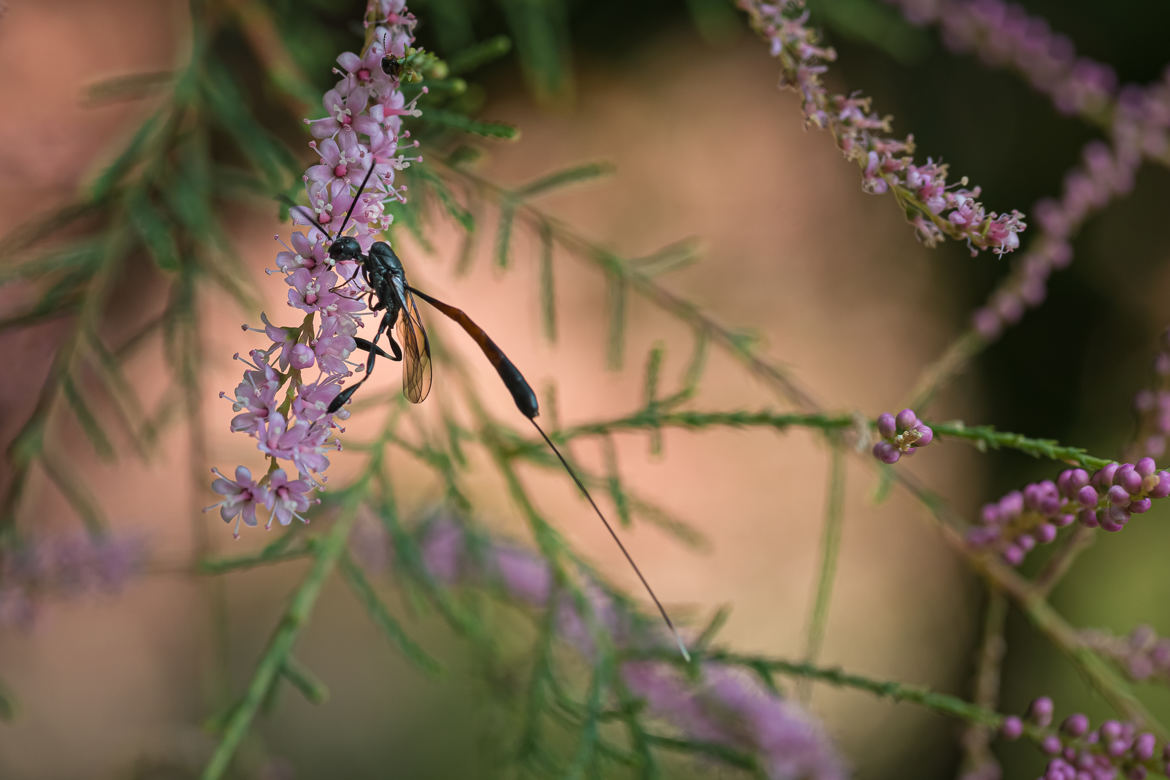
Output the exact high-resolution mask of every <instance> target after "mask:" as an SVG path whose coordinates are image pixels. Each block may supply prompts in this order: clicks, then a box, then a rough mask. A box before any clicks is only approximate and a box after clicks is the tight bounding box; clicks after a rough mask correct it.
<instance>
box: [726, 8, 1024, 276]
mask: <svg viewBox="0 0 1170 780" xmlns="http://www.w3.org/2000/svg"><path fill="white" fill-rule="evenodd" d="M739 6H740V8H742V9H743V10H745V11H746V12H747V13H748V15H749V17H750V18H751V22H752V25H753V27H755V28H756V30H757V31H759V32H760V33H761V34H762V35H763V36H764V37H766V38H767V39H768V41H769V42H770V44H771V48H772V56H773V57H776V58H778V59H779V60H780V67H781V78H780V82H781V86H784V87H790V88H792V89H795V90H796V91H797V92H799V93H800V94H801V95H802V97H803V111H804V116H805V121H806V123H807V124H810V125H814V126H816V127H820V128H826V129H828V130H829V131H830V132H832V133H833V136H834V137H835V138H836V140H837V145H838V147H839V148H840V149H841V151H842V152H843V153H844V154H845V157H846V159H848V160H852V161H853V162H855V163H856V164H857V165H858V166H859V167H860V168H861V169H862V188H863V189H864V190H865V191H866V192H870V193H874V194H882V193H885V192H892V193H893V194H894V196H895V198H896V199H897V200H898V203H899V204H900V205H901V206H902V207H903V208H905V209H906V211H907V213H908V214H910V215H912V216H910V222H911V224H912V225H914V227H915V229H916V232H917V233H918V237H919V238H920V239H921V240H922V241H923V242H924V243H925V244H927V245H928V246H934V245H936V244H938V243H940V242H941V241H942V240H943V238H944V236H950V237H951V238H953V239H955V240H959V241H966V242H967V246H968V247H969V248H970V249H971V253H972V254H973V255H975V254H978V252H979V250H990V251H991V252H992V253H994V254H997V255H1003V254H1006V253H1008V252H1012V251H1014V250H1015V249H1017V248H1018V247H1019V245H1020V239H1019V233H1021V232H1022V231H1023V230H1024V228H1025V227H1026V225H1025V224H1024V220H1023V216H1024V215H1023V214H1021V213H1020V212H1019V211H1012V212H1011V213H1010V214H997V213H995V212H993V211H991V212H989V211H987V210H986V209H985V208H984V206H983V204H982V203H980V202H979V200H978V199H979V196H980V188H979V187H973V188H970V189H969V188H968V187H967V186H966V184H967V181H966V179H965V178H964V179H962V180H960V181H959V182H958V183H956V184H948V183H947V176H948V171H947V166H946V165H945V164H943V163H939V162H935V161H933V160H930V159H928V160H927V161H926V162H925V163H923V164H918V163H915V162H914V158H913V157H912V156H911V155H912V154H913V152H914V139H913V137H912V136H908V137H906V138H893V137H891V136H890V133H891V132H892V130H891V127H890V122H891V119H890V117H882V116H879V115H877V114H875V113H873V112H872V111H871V108H870V101H869V99H868V98H865V97H861V96H860V95H857V94H852V95H848V96H846V95H830V94H829V92H828V90H827V89H826V88H825V86H824V84H823V83H822V81H821V76H822V74H824V73H825V71H826V70H827V63H830V62H832V61H833V60H834V59H836V56H837V55H836V53H835V52H834V51H833V50H832V49H831V48H827V47H824V46H821V45H820V39H819V36H818V34H817V32H816V31H815V30H813V29H812V28H810V27H809V26H808V11H807V10H806V9H805V8H804V4H803V2H800V1H799V0H795V1H792V2H784V3H766V2H761V0H739Z"/></svg>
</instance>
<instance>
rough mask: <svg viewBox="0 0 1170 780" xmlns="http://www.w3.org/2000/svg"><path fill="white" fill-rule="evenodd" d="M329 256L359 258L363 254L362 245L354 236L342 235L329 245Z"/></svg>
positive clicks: (335, 258)
mask: <svg viewBox="0 0 1170 780" xmlns="http://www.w3.org/2000/svg"><path fill="white" fill-rule="evenodd" d="M329 256H330V257H331V258H333V259H334V260H358V259H360V258H361V256H362V246H361V244H359V243H358V242H357V239H356V238H354V237H353V236H341V237H340V238H338V239H337V240H336V241H334V242H333V243H332V244H330V245H329Z"/></svg>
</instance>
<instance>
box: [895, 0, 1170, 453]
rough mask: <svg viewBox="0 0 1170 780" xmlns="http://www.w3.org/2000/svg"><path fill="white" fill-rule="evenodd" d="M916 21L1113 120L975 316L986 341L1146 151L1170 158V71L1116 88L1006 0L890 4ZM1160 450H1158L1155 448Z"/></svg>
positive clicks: (1063, 263) (1074, 108) (1111, 78)
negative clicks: (1148, 80) (1150, 80)
mask: <svg viewBox="0 0 1170 780" xmlns="http://www.w3.org/2000/svg"><path fill="white" fill-rule="evenodd" d="M887 2H889V3H891V4H893V5H895V6H897V7H898V8H899V9H900V10H901V11H902V13H903V15H904V16H905V17H906V18H907V19H908V20H909V21H910V22H912V23H914V24H919V25H926V24H937V25H938V26H939V28H940V34H941V37H942V39H943V41H944V43H945V44H946V45H947V46H948V47H949V48H951V49H952V50H953V51H956V52H960V53H967V52H973V53H975V54H976V55H977V56H979V58H980V59H981V60H982V61H983V62H985V63H986V64H988V65H992V66H1000V67H1009V68H1012V69H1014V70H1016V71H1018V72H1019V73H1021V74H1023V76H1024V77H1025V79H1026V80H1027V81H1028V82H1029V83H1030V84H1031V85H1032V86H1033V87H1034V88H1036V89H1037V90H1039V91H1040V92H1042V93H1044V94H1046V95H1048V96H1049V97H1050V98H1051V99H1052V102H1053V104H1054V105H1055V106H1056V108H1057V110H1059V111H1061V112H1062V113H1066V114H1078V115H1080V116H1083V117H1086V118H1088V119H1090V120H1092V121H1094V122H1099V123H1101V124H1104V125H1107V126H1108V128H1109V130H1110V134H1111V136H1112V138H1111V142H1110V143H1104V142H1102V141H1093V142H1090V143H1089V144H1088V145H1086V146H1085V148H1084V151H1083V153H1082V155H1081V156H1082V163H1081V164H1080V165H1079V166H1078V167H1076V168H1074V169H1073V170H1072V171H1070V172H1069V173H1068V174H1067V175H1066V177H1065V181H1064V187H1063V190H1062V192H1061V195H1060V196H1059V197H1058V198H1056V199H1047V200H1042V201H1040V202H1039V203H1037V204H1036V206H1035V208H1034V209H1033V212H1034V216H1035V218H1036V222H1037V226H1038V227H1039V229H1040V234H1039V235H1038V236H1037V237H1036V238H1035V239H1034V240H1033V242H1032V244H1031V246H1030V247H1029V249H1028V251H1027V252H1026V253H1024V254H1023V255H1022V256H1021V257H1020V258H1019V260H1018V261H1017V262H1016V264H1015V267H1014V269H1013V271H1012V274H1011V275H1010V276H1009V277H1008V279H1007V280H1005V282H1004V283H1003V284H1001V285H1000V286H999V287H998V288H997V289H996V291H995V292H994V293H993V294H992V295H991V297H990V298H989V300H988V302H987V303H986V304H985V305H984V306H982V307H980V308H979V309H978V310H976V312H975V313H974V315H973V317H972V327H973V328H974V330H975V332H976V333H978V334H979V335H980V336H981V337H983V338H984V339H985V340H987V341H990V340H993V339H995V338H997V337H998V336H999V334H1000V333H1001V332H1002V331H1003V329H1004V327H1005V326H1007V325H1012V324H1015V323H1016V322H1018V321H1019V319H1020V318H1021V317H1022V316H1023V314H1024V312H1025V311H1026V310H1027V309H1029V308H1033V307H1035V306H1038V305H1039V304H1040V303H1041V302H1043V300H1044V298H1045V296H1046V294H1047V284H1048V278H1049V277H1050V276H1051V274H1052V273H1053V272H1054V271H1057V270H1060V269H1062V268H1065V267H1067V266H1068V265H1069V263H1070V262H1072V237H1073V236H1074V235H1075V234H1076V232H1077V231H1078V229H1079V228H1080V226H1081V225H1082V224H1083V223H1084V221H1085V220H1086V219H1087V218H1088V217H1090V216H1092V215H1093V214H1095V213H1097V212H1098V211H1101V210H1102V209H1104V208H1105V207H1106V206H1108V205H1109V204H1110V203H1112V202H1113V201H1114V200H1115V199H1117V198H1119V197H1121V196H1124V195H1127V194H1129V193H1130V192H1131V191H1132V190H1133V184H1134V177H1135V174H1136V172H1137V169H1138V168H1139V166H1140V165H1141V161H1142V158H1143V156H1144V157H1148V158H1151V159H1158V160H1165V159H1166V158H1167V155H1168V154H1170V132H1168V131H1170V69H1168V70H1167V71H1166V72H1165V73H1164V75H1163V78H1162V79H1161V81H1158V82H1155V83H1153V84H1151V85H1149V86H1148V87H1137V86H1132V85H1130V86H1125V87H1121V88H1119V87H1118V84H1117V77H1116V74H1114V72H1113V70H1112V68H1110V67H1109V66H1108V65H1104V64H1102V63H1099V62H1096V61H1094V60H1092V59H1089V58H1087V57H1084V56H1082V55H1078V54H1077V52H1076V49H1075V47H1074V46H1073V43H1072V41H1071V40H1070V39H1069V38H1068V37H1067V36H1065V35H1062V34H1060V33H1057V32H1055V31H1053V30H1052V29H1051V28H1050V26H1049V24H1048V22H1047V21H1045V20H1044V19H1043V18H1040V17H1036V16H1030V15H1029V14H1028V13H1027V12H1026V11H1025V10H1024V9H1023V8H1022V7H1021V6H1019V5H1015V4H1012V3H1007V2H1004V1H1003V0H887ZM1147 454H1153V453H1147Z"/></svg>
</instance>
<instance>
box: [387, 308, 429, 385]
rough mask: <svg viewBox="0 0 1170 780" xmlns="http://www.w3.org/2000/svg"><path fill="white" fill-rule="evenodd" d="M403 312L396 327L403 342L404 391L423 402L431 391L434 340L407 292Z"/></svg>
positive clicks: (399, 340)
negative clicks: (432, 340) (428, 337)
mask: <svg viewBox="0 0 1170 780" xmlns="http://www.w3.org/2000/svg"><path fill="white" fill-rule="evenodd" d="M399 304H400V306H401V311H400V312H399V313H398V323H397V324H396V325H395V330H396V331H397V333H398V342H399V343H400V344H401V345H402V394H403V395H405V396H406V397H407V399H409V400H410V402H411V403H416V404H420V403H422V402H423V400H424V399H425V398H426V397H427V395H428V394H430V392H431V343H430V341H428V340H427V331H426V328H424V327H423V326H422V320H421V319H420V318H419V316H418V307H417V306H415V305H414V296H412V295H411V294H410V293H406V295H405V300H401V301H399Z"/></svg>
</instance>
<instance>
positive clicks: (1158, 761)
mask: <svg viewBox="0 0 1170 780" xmlns="http://www.w3.org/2000/svg"><path fill="white" fill-rule="evenodd" d="M1054 709H1055V708H1054V707H1053V704H1052V699H1050V698H1048V697H1047V696H1042V697H1040V698H1039V699H1036V700H1034V701H1033V702H1032V703H1031V705H1030V706H1029V707H1028V711H1027V713H1026V715H1025V717H1024V718H1023V719H1021V718H1018V717H1016V716H1011V717H1008V718H1005V719H1004V722H1003V725H1002V726H1001V727H1000V733H1001V734H1002V736H1003V737H1004V738H1005V739H1008V740H1015V739H1019V738H1020V736H1021V735H1023V733H1024V729H1025V722H1027V723H1029V724H1031V725H1033V726H1036V727H1038V728H1041V729H1048V728H1049V727H1050V726H1051V725H1052V722H1053V721H1052V716H1053V712H1054ZM1091 725H1092V724H1091V722H1090V721H1089V717H1088V716H1087V715H1085V714H1084V713H1080V712H1074V713H1073V714H1072V715H1069V716H1068V717H1067V718H1065V719H1064V720H1063V721H1062V722H1061V724H1060V728H1059V729H1057V730H1056V731H1055V733H1050V734H1047V735H1046V736H1044V737H1043V738H1042V739H1041V741H1040V748H1041V749H1042V750H1043V751H1044V752H1045V753H1047V754H1048V755H1049V756H1051V759H1050V760H1049V762H1048V765H1047V766H1046V767H1045V769H1044V774H1042V775H1041V776H1040V778H1039V780H1118V778H1121V777H1125V778H1132V780H1144V778H1146V777H1148V776H1150V773H1151V772H1160V773H1163V774H1165V773H1170V746H1165V745H1164V746H1163V747H1162V749H1161V751H1159V750H1158V740H1157V738H1156V737H1155V736H1154V735H1153V734H1151V733H1150V732H1148V731H1142V730H1140V729H1139V728H1138V727H1137V726H1135V725H1134V724H1133V723H1128V722H1125V721H1119V720H1106V721H1103V722H1102V723H1101V725H1100V726H1098V727H1097V728H1095V729H1090V726H1091Z"/></svg>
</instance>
